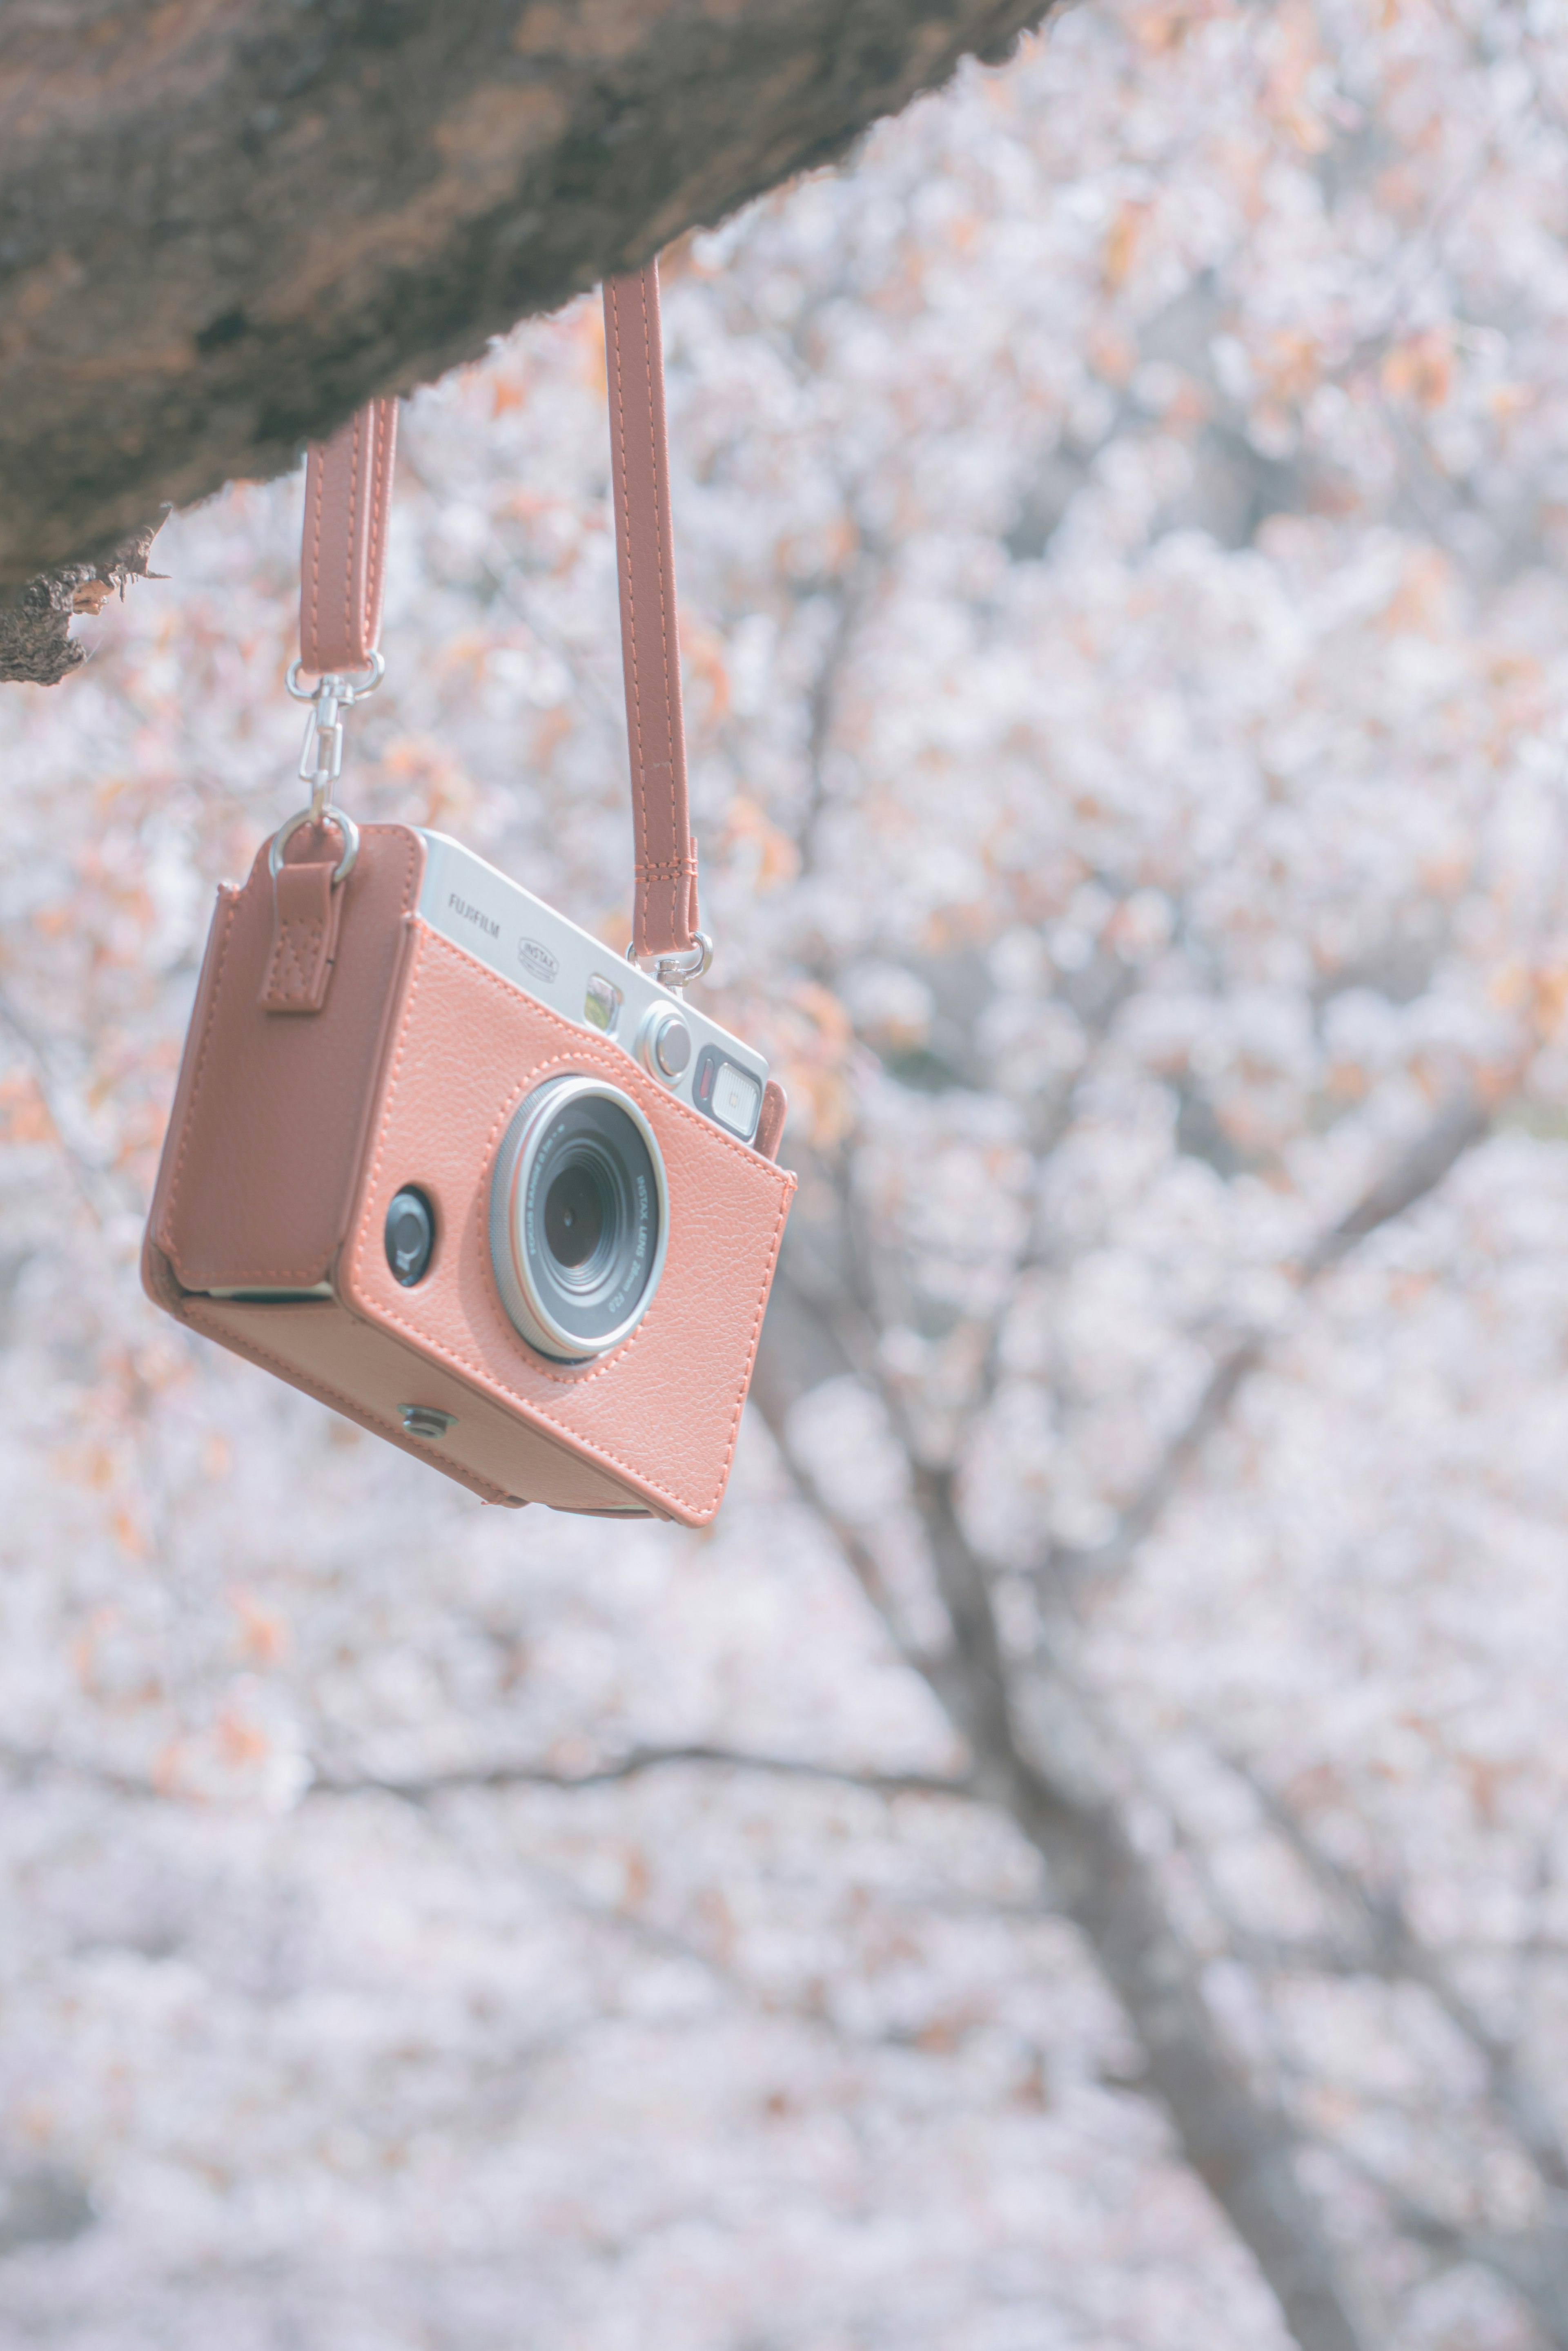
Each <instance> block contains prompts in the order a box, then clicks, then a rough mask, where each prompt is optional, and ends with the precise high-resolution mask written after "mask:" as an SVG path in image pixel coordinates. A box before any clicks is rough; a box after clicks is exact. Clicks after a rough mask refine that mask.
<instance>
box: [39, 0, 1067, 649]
mask: <svg viewBox="0 0 1568 2351" xmlns="http://www.w3.org/2000/svg"><path fill="white" fill-rule="evenodd" d="M1045 5H1046V0H593V5H568V0H441V5H440V6H439V7H432V6H430V5H421V0H164V5H160V6H158V7H156V8H151V7H149V6H147V5H145V0H16V5H13V6H11V7H10V8H8V9H6V11H5V21H4V25H3V26H0V607H4V606H8V607H9V612H10V619H11V625H10V627H9V629H8V630H7V632H6V633H7V634H8V635H9V637H10V639H11V646H10V652H11V666H12V670H13V674H16V662H17V660H18V659H19V658H21V657H22V655H21V653H20V648H21V646H22V643H23V641H24V639H25V638H26V635H27V631H26V627H22V628H21V630H20V632H18V625H17V624H18V622H19V621H20V611H19V607H20V608H21V609H22V610H25V609H26V606H25V604H24V602H23V599H24V596H25V594H26V590H27V586H28V583H29V582H31V583H33V586H32V595H31V602H32V608H33V610H34V611H35V612H36V611H39V610H40V609H47V611H48V612H50V613H52V614H53V615H54V616H55V620H54V623H53V636H52V637H51V638H50V640H49V641H50V642H51V643H54V644H55V645H56V652H57V651H58V646H59V645H62V644H63V643H64V640H65V629H66V626H67V622H68V609H69V604H70V601H71V600H72V596H73V595H74V594H75V593H76V591H77V590H78V589H80V587H81V586H82V579H81V578H78V579H75V580H70V581H67V582H65V583H64V584H63V585H62V583H61V582H60V581H59V580H58V579H55V580H51V581H49V582H47V583H46V589H47V592H42V593H41V591H40V590H39V588H38V586H37V584H36V575H38V574H40V573H44V572H46V571H57V569H58V568H59V567H66V566H71V565H77V566H85V567H87V570H86V575H85V576H86V577H87V579H88V580H92V579H97V580H99V581H100V582H101V581H105V580H122V579H123V576H124V575H125V573H126V571H127V570H128V569H129V570H134V569H136V566H135V563H134V561H128V559H127V557H126V555H125V553H124V551H123V542H125V541H127V540H128V539H130V540H131V541H132V542H133V543H134V540H135V538H136V535H137V534H139V533H140V532H142V531H144V530H145V528H146V527H147V526H148V524H150V523H151V522H152V521H153V520H154V519H155V517H156V516H157V515H158V513H159V511H160V509H161V507H162V506H163V505H164V504H165V503H166V502H172V503H173V504H175V505H184V504H187V503H188V502H189V501H191V500H192V499H194V498H199V497H202V496H205V495H206V494H207V493H208V492H210V491H212V490H214V489H216V488H217V487H219V486H220V485H221V484H222V483H223V482H224V481H226V480H228V479H230V478H232V477H233V476H234V475H245V476H256V475H271V474H275V473H278V472H281V471H283V470H285V469H286V467H288V466H289V465H292V464H293V463H294V462H295V459H296V454H297V450H298V446H299V444H300V442H301V441H302V440H304V439H306V438H308V437H311V436H313V435H317V434H323V433H325V432H327V430H329V429H330V428H331V427H332V426H333V425H335V424H337V423H339V422H340V421H341V420H342V418H343V417H344V416H346V415H347V414H348V413H349V412H350V410H352V409H353V408H354V407H356V406H357V405H358V403H359V402H361V401H363V400H365V399H367V398H369V396H370V394H371V393H373V392H389V391H406V390H408V389H410V387H411V386H413V385H414V384H416V383H419V382H421V381H428V380H429V379H431V378H432V377H434V376H437V375H440V374H441V373H442V372H443V371H445V370H446V369H448V368H450V367H451V366H452V365H453V364H454V363H455V362H456V361H459V360H465V359H468V358H471V357H472V356H473V355H474V354H475V353H476V352H478V351H479V350H482V349H483V344H484V342H485V340H486V339H487V337H489V336H491V335H493V334H495V333H497V332H499V331H501V330H503V329H505V328H507V327H510V326H511V325H513V324H514V322H515V320H517V319H520V318H523V317H525V316H527V315H528V314H530V313H532V312H536V311H540V310H545V309H549V308H553V307H554V306H555V305H556V304H558V303H560V302H562V301H564V300H565V299H566V298H567V297H568V296H570V295H572V294H574V293H576V292H578V291H579V290H580V289H581V288H583V287H587V286H590V285H592V284H593V283H595V281H596V280H597V278H599V277H602V276H603V275H604V274H605V273H606V271H607V270H610V269H620V268H627V267H631V266H637V265H639V264H640V263H641V262H643V261H644V260H646V259H647V257H648V256H649V254H650V253H653V252H656V251H657V250H658V249H659V247H660V246H664V245H667V244H668V243H669V242H670V240H671V239H672V238H673V237H675V236H678V235H680V234H681V232H682V231H684V230H686V229H688V228H690V227H691V226H692V225H696V224H699V223H711V222H714V221H717V220H718V219H720V218H721V217H722V215H723V214H725V213H727V212H729V211H731V210H732V208H733V207H734V206H735V205H736V204H740V203H741V202H742V201H743V200H744V199H746V198H747V197H750V196H752V195H754V194H756V193H759V192H760V191H762V190H763V189H765V188H767V187H770V186H772V185H774V183H776V182H778V181H780V180H782V179H784V178H786V177H787V176H788V175H789V174H790V173H791V172H797V171H799V170H800V169H802V167H803V166H805V165H807V164H812V163H816V162H823V161H825V160H826V159H827V158H829V157H831V156H833V155H835V154H836V153H838V152H840V151H841V150H842V149H843V148H844V147H845V145H846V143H847V142H848V141H850V140H851V139H852V138H853V137H854V135H855V134H856V132H857V131H859V130H860V129H861V128H862V127H863V126H864V125H865V124H867V123H868V122H869V121H871V120H874V119H875V118H876V117H877V116H879V115H882V114H887V113H888V112H891V111H894V110H897V109H898V108H899V107H901V106H903V105H904V104H906V103H907V101H908V100H909V99H910V98H911V97H913V96H914V95H915V94H916V92H918V91H919V90H921V89H928V88H929V87H931V86H933V85H934V84H936V83H938V82H940V81H941V80H943V79H944V78H946V77H947V75H948V74H949V73H950V71H951V70H952V68H953V67H954V66H955V65H956V63H957V62H958V60H959V59H960V57H962V56H963V55H965V54H966V53H967V52H971V51H973V52H977V53H979V54H981V55H982V56H997V55H1000V54H1001V53H1002V52H1003V51H1004V50H1005V49H1006V47H1008V46H1009V45H1010V44H1011V42H1012V38H1013V37H1014V36H1015V35H1016V34H1017V32H1018V31H1019V30H1020V29H1021V28H1022V27H1023V26H1025V25H1027V24H1029V23H1031V22H1033V21H1034V20H1035V19H1037V18H1038V17H1039V16H1041V15H1042V14H1043V13H1044V6H1045ZM67 590H69V591H70V592H68V593H67V592H66V591H67ZM62 611H64V615H65V617H64V618H61V617H60V614H61V612H62ZM45 633H46V635H47V634H48V632H47V630H46V632H45ZM4 653H5V645H4V643H0V655H4ZM46 668H47V662H46ZM39 674H43V673H42V672H40V673H39Z"/></svg>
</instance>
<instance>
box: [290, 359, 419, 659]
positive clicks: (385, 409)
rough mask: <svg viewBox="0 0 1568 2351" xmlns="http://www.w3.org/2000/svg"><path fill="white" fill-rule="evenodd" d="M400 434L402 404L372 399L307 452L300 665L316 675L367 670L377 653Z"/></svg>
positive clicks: (300, 576) (300, 591)
mask: <svg viewBox="0 0 1568 2351" xmlns="http://www.w3.org/2000/svg"><path fill="white" fill-rule="evenodd" d="M397 439H398V403H397V402H396V401H395V400H372V401H370V402H369V403H368V404H367V405H366V406H365V407H363V408H360V409H357V410H356V412H355V413H354V414H353V415H352V416H351V417H350V418H349V419H348V423H347V424H345V425H344V426H343V427H342V428H341V430H340V431H338V432H337V433H335V434H333V436H332V438H331V440H330V441H317V442H313V443H312V444H311V446H310V450H309V453H308V455H307V456H306V468H305V538H304V544H303V545H302V547H301V549H300V557H299V664H300V667H301V668H302V669H306V670H309V671H311V672H312V673H313V674H315V675H317V676H325V675H327V674H328V673H337V674H341V673H343V672H345V671H349V670H360V669H363V668H364V667H365V665H366V664H367V663H368V662H369V658H370V656H371V654H372V653H374V652H375V650H376V640H377V638H378V637H379V635H380V633H381V590H382V583H383V580H384V579H385V576H386V564H387V516H388V510H389V506H390V503H391V496H392V454H393V451H394V449H395V448H396V445H397Z"/></svg>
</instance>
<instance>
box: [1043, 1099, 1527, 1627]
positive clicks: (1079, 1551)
mask: <svg viewBox="0 0 1568 2351" xmlns="http://www.w3.org/2000/svg"><path fill="white" fill-rule="evenodd" d="M1496 1110H1497V1106H1496V1105H1492V1106H1490V1107H1489V1106H1487V1105H1485V1104H1483V1103H1482V1102H1480V1099H1479V1097H1478V1096H1476V1095H1474V1094H1471V1093H1466V1094H1463V1095H1460V1096H1459V1097H1458V1098H1457V1099H1456V1100H1454V1101H1452V1102H1448V1103H1446V1104H1445V1105H1444V1107H1443V1108H1442V1110H1440V1111H1439V1112H1438V1115H1437V1117H1436V1118H1435V1119H1434V1120H1433V1121H1432V1123H1431V1124H1430V1125H1429V1126H1428V1127H1427V1128H1426V1129H1425V1130H1424V1132H1423V1133H1422V1134H1419V1135H1417V1138H1416V1140H1415V1141H1414V1142H1413V1143H1412V1144H1410V1145H1409V1146H1408V1147H1407V1149H1406V1150H1405V1151H1404V1152H1402V1153H1401V1155H1399V1157H1398V1158H1397V1160H1396V1161H1395V1162H1394V1165H1392V1166H1391V1167H1389V1168H1388V1169H1387V1170H1386V1172H1385V1173H1384V1174H1383V1175H1379V1176H1377V1177H1376V1178H1375V1179H1374V1181H1373V1182H1372V1183H1371V1184H1369V1185H1368V1186H1367V1187H1366V1191H1365V1192H1363V1193H1362V1195H1361V1196H1360V1198H1359V1199H1358V1200H1357V1201H1356V1202H1355V1205H1354V1206H1353V1207H1350V1208H1349V1209H1347V1210H1346V1212H1345V1215H1344V1216H1343V1217H1340V1218H1339V1219H1338V1221H1337V1222H1336V1223H1334V1224H1333V1225H1331V1226H1329V1227H1328V1228H1327V1229H1326V1230H1325V1231H1324V1232H1323V1233H1322V1234H1321V1235H1320V1236H1319V1238H1317V1240H1316V1241H1314V1243H1313V1245H1312V1247H1311V1248H1310V1249H1308V1250H1307V1251H1306V1253H1305V1255H1304V1256H1303V1259H1302V1260H1301V1269H1300V1275H1299V1287H1300V1290H1301V1291H1302V1293H1303V1295H1304V1294H1305V1293H1306V1292H1307V1291H1309V1290H1311V1289H1312V1287H1313V1286H1314V1283H1315V1282H1316V1281H1317V1280H1318V1278H1319V1276H1320V1275H1322V1274H1324V1273H1326V1272H1327V1271H1329V1270H1330V1269H1331V1268H1332V1267H1334V1266H1336V1265H1338V1264H1339V1263H1340V1262H1341V1260H1342V1259H1345V1257H1347V1256H1348V1255H1349V1253H1350V1251H1351V1250H1352V1249H1355V1247H1356V1246H1357V1245H1358V1243H1360V1242H1361V1241H1364V1240H1366V1238H1367V1237H1368V1235H1370V1234H1372V1233H1375V1232H1376V1231H1378V1230H1379V1229H1380V1228H1382V1227H1383V1226H1385V1225H1389V1224H1392V1223H1394V1222H1395V1221H1396V1219H1397V1218H1398V1217H1402V1216H1404V1215H1405V1214H1406V1213H1407V1210H1409V1209H1410V1208H1413V1207H1416V1206H1417V1203H1418V1202H1420V1201H1422V1200H1424V1199H1426V1198H1427V1196H1428V1194H1430V1193H1432V1192H1434V1191H1436V1189H1437V1187H1438V1185H1439V1184H1440V1183H1441V1182H1442V1181H1443V1179H1444V1177H1445V1176H1446V1175H1448V1173H1449V1169H1450V1168H1451V1167H1452V1166H1453V1165H1455V1163H1456V1161H1458V1160H1459V1159H1460V1158H1462V1156H1463V1155H1464V1154H1465V1153H1466V1152H1467V1151H1469V1150H1471V1149H1472V1148H1473V1147H1474V1145H1475V1144H1478V1143H1480V1142H1481V1141H1482V1140H1483V1138H1484V1137H1485V1136H1486V1135H1487V1134H1490V1130H1491V1125H1492V1121H1493V1119H1494V1118H1495V1116H1496ZM1270 1343H1271V1342H1270V1338H1269V1336H1268V1335H1267V1334H1265V1333H1263V1332H1251V1333H1250V1334H1249V1335H1248V1336H1247V1337H1246V1338H1244V1339H1241V1340H1240V1341H1239V1342H1238V1343H1237V1344H1236V1345H1235V1346H1234V1347H1232V1348H1231V1351H1230V1352H1229V1353H1227V1354H1225V1355H1222V1356H1221V1357H1220V1361H1219V1362H1218V1363H1217V1364H1215V1366H1214V1368H1213V1370H1212V1371H1211V1372H1210V1375H1209V1378H1208V1381H1207V1382H1206V1384H1205V1385H1204V1389H1203V1393H1202V1395H1200V1396H1199V1399H1198V1403H1197V1405H1195V1407H1194V1409H1193V1411H1192V1412H1191V1414H1190V1415H1189V1417H1188V1419H1187V1420H1186V1421H1185V1422H1184V1424H1183V1425H1182V1426H1181V1427H1180V1428H1179V1430H1178V1432H1177V1434H1176V1436H1175V1437H1173V1438H1172V1439H1171V1442H1170V1444H1169V1445H1168V1447H1166V1450H1165V1452H1164V1453H1163V1454H1162V1455H1161V1456H1160V1458H1159V1459H1158V1462H1157V1463H1156V1465H1155V1467H1154V1468H1153V1469H1152V1470H1151V1471H1150V1473H1149V1475H1148V1477H1147V1479H1145V1480H1144V1483H1143V1485H1142V1486H1141V1487H1140V1488H1139V1489H1138V1492H1137V1495H1136V1496H1135V1498H1134V1499H1133V1500H1132V1501H1131V1502H1130V1503H1129V1504H1128V1506H1127V1509H1126V1510H1124V1511H1123V1512H1122V1514H1121V1517H1120V1518H1119V1519H1118V1520H1117V1522H1116V1531H1115V1532H1114V1533H1113V1534H1111V1535H1108V1536H1107V1537H1106V1541H1104V1542H1102V1543H1095V1544H1089V1545H1076V1544H1071V1543H1057V1542H1053V1543H1052V1544H1051V1546H1050V1548H1049V1549H1048V1551H1047V1552H1046V1554H1045V1557H1044V1562H1042V1565H1041V1568H1040V1571H1039V1573H1040V1576H1041V1578H1042V1580H1043V1581H1048V1580H1050V1579H1052V1578H1055V1577H1066V1576H1074V1577H1089V1576H1092V1577H1095V1578H1096V1579H1103V1578H1105V1577H1107V1576H1110V1575H1113V1574H1115V1573H1116V1572H1117V1570H1119V1569H1121V1568H1124V1567H1126V1566H1127V1564H1128V1562H1130V1560H1131V1559H1132V1558H1133V1556H1134V1554H1135V1553H1136V1552H1137V1549H1138V1547H1139V1545H1140V1544H1141V1543H1142V1542H1144V1541H1146V1540H1147V1537H1148V1536H1149V1535H1150V1534H1151V1533H1152V1532H1153V1531H1154V1529H1155V1527H1156V1526H1157V1525H1158V1522H1159V1520H1160V1519H1161V1518H1163V1516H1164V1514H1165V1512H1166V1510H1167V1509H1168V1506H1169V1504H1170V1502H1171V1501H1172V1499H1174V1497H1175V1495H1176V1492H1177V1489H1178V1488H1179V1486H1180V1484H1181V1482H1182V1480H1183V1479H1184V1478H1185V1476H1186V1474H1187V1472H1188V1470H1189V1468H1191V1466H1192V1464H1193V1463H1194V1461H1196V1460H1197V1458H1199V1455H1200V1454H1201V1453H1202V1452H1203V1450H1204V1448H1205V1447H1207V1445H1208V1443H1209V1441H1210V1438H1211V1437H1213V1436H1215V1435H1216V1434H1217V1432H1218V1431H1219V1430H1220V1428H1221V1427H1222V1426H1224V1423H1225V1421H1226V1420H1227V1418H1228V1417H1229V1416H1230V1412H1231V1406H1232V1405H1233V1404H1234V1403H1235V1401H1236V1398H1237V1396H1238V1395H1239V1394H1240V1393H1241V1389H1242V1387H1243V1386H1244V1385H1245V1384H1246V1381H1247V1379H1248V1377H1249V1375H1250V1374H1251V1373H1252V1372H1254V1371H1255V1370H1256V1369H1257V1367H1258V1365H1259V1364H1261V1363H1262V1361H1263V1359H1264V1357H1265V1355H1266V1354H1267V1353H1268V1351H1269V1347H1270Z"/></svg>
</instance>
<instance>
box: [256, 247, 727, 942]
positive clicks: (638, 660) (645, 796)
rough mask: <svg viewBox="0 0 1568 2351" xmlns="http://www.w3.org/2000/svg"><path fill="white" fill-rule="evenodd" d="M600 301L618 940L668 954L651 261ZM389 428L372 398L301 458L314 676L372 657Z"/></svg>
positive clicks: (690, 880) (659, 457)
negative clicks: (622, 781)
mask: <svg viewBox="0 0 1568 2351" xmlns="http://www.w3.org/2000/svg"><path fill="white" fill-rule="evenodd" d="M604 302H605V366H606V373H607V378H608V383H609V415H610V468H611V475H612V486H613V494H614V503H615V541H616V559H617V570H618V577H619V582H620V637H621V661H622V666H623V668H624V670H625V673H626V722H627V735H628V740H629V744H630V750H631V807H632V822H633V826H634V828H635V831H636V840H637V859H636V868H635V876H636V904H635V910H634V915H633V926H632V945H633V946H634V948H635V949H636V951H637V953H638V954H639V956H649V955H674V954H680V953H684V952H686V951H687V950H689V949H690V948H691V946H692V945H693V942H694V940H695V938H696V934H697V844H696V842H695V841H694V840H693V839H692V837H691V821H690V819H689V817H688V814H687V803H686V732H685V726H684V724H683V721H682V717H681V707H680V641H679V637H678V634H677V629H676V611H675V549H674V544H673V540H672V538H671V536H670V451H669V444H668V441H667V439H666V434H665V425H664V350H663V344H662V341H661V339H660V336H659V267H658V264H657V263H656V262H652V261H650V262H649V265H648V266H647V268H646V269H640V270H639V271H638V272H637V274H636V276H635V277H612V278H607V280H606V282H605V289H604ZM397 426H398V406H397V402H396V401H394V400H373V401H371V402H369V405H368V406H366V407H364V408H361V409H360V410H359V411H358V413H356V414H355V415H354V416H352V417H350V418H349V420H348V423H347V424H345V425H344V426H343V427H342V429H341V431H339V432H337V433H336V434H334V435H333V436H332V438H331V440H330V441H326V442H318V443H315V444H312V446H311V449H310V452H309V456H308V460H307V464H306V481H305V539H304V546H303V548H302V549H301V559H300V593H299V659H300V667H301V668H302V669H304V670H306V671H309V672H311V673H313V674H317V675H322V674H327V673H328V672H344V671H350V670H358V669H362V668H363V667H364V666H365V664H366V663H367V662H369V659H370V656H371V654H372V653H374V652H375V650H376V639H377V637H378V635H379V632H380V626H381V584H382V577H383V572H384V569H385V563H386V551H387V515H388V507H389V501H390V497H391V486H392V452H393V447H394V444H395V442H396V438H397Z"/></svg>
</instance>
